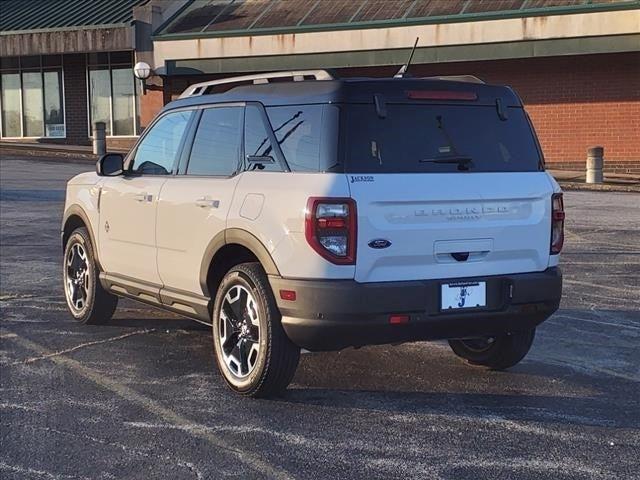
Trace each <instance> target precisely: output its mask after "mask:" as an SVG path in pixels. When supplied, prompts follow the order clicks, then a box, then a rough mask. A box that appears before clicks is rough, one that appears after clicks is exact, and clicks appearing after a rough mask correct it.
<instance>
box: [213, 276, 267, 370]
mask: <svg viewBox="0 0 640 480" xmlns="http://www.w3.org/2000/svg"><path fill="white" fill-rule="evenodd" d="M218 339H219V342H220V345H219V346H220V351H221V353H222V359H223V360H224V363H225V365H226V367H227V368H228V370H229V371H230V372H231V373H232V374H233V376H235V377H236V378H245V377H247V376H248V375H249V374H250V373H251V372H252V371H253V369H254V368H255V366H256V364H257V362H258V358H259V353H260V320H259V315H258V304H257V302H256V301H255V299H254V298H253V295H252V294H251V292H249V290H247V289H246V288H245V287H244V286H242V285H233V286H232V287H231V288H230V289H229V290H228V291H227V293H226V295H225V296H224V300H223V302H222V308H221V310H220V322H219V332H218Z"/></svg>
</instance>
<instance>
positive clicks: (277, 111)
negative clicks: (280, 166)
mask: <svg viewBox="0 0 640 480" xmlns="http://www.w3.org/2000/svg"><path fill="white" fill-rule="evenodd" d="M323 107H324V106H323V105H294V106H287V107H269V108H267V114H268V116H269V121H270V122H271V126H272V128H273V132H274V133H275V135H276V138H277V139H278V143H279V144H280V148H281V149H282V153H284V156H285V158H286V159H287V163H288V164H289V167H291V170H292V171H294V172H295V171H298V172H318V171H321V170H323V168H321V164H322V162H321V160H320V158H321V152H320V150H321V137H322V131H323V126H322V113H323Z"/></svg>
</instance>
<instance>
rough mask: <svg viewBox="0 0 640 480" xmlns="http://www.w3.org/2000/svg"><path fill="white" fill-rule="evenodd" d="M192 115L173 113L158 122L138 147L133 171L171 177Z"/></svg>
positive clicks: (182, 112)
mask: <svg viewBox="0 0 640 480" xmlns="http://www.w3.org/2000/svg"><path fill="white" fill-rule="evenodd" d="M191 115H193V112H192V111H181V112H173V113H169V114H167V115H165V116H164V117H162V118H161V119H160V120H158V122H156V124H155V125H154V126H153V127H151V130H149V132H148V133H147V134H146V135H145V136H144V138H143V139H142V141H141V142H140V145H138V148H137V149H136V154H135V157H134V159H133V164H132V165H131V171H132V172H134V173H140V174H143V175H144V174H146V175H171V174H172V173H173V168H174V165H175V163H176V160H177V157H178V155H179V153H180V151H179V150H180V145H181V143H182V137H183V136H184V132H185V130H186V129H187V125H188V124H189V119H190V118H191Z"/></svg>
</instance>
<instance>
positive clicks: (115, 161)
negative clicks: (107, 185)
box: [96, 153, 124, 177]
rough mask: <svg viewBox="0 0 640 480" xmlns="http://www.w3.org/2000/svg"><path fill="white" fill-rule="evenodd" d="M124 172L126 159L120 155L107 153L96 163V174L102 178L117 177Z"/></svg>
mask: <svg viewBox="0 0 640 480" xmlns="http://www.w3.org/2000/svg"><path fill="white" fill-rule="evenodd" d="M123 172H124V157H123V156H122V154H120V153H106V154H104V155H102V156H101V157H100V158H99V159H98V161H97V162H96V173H97V174H98V175H100V176H101V177H117V176H118V175H122V173H123Z"/></svg>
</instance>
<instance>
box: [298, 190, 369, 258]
mask: <svg viewBox="0 0 640 480" xmlns="http://www.w3.org/2000/svg"><path fill="white" fill-rule="evenodd" d="M357 228H358V224H357V216H356V202H355V201H354V200H353V199H351V198H318V197H312V198H310V199H309V201H308V202H307V212H306V217H305V236H306V237H307V242H309V245H311V248H313V249H314V250H315V251H316V252H317V253H318V254H320V256H322V258H325V259H326V260H328V261H330V262H331V263H335V264H336V265H354V264H355V263H356V240H357Z"/></svg>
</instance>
